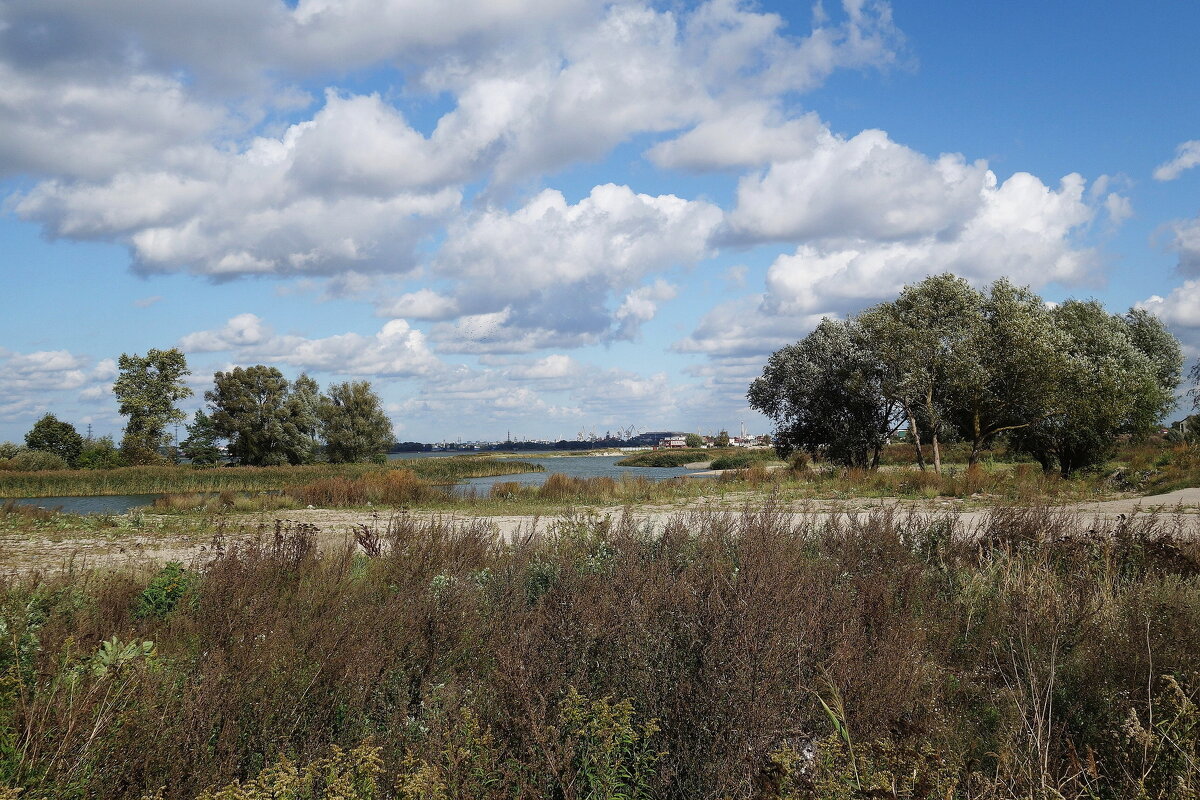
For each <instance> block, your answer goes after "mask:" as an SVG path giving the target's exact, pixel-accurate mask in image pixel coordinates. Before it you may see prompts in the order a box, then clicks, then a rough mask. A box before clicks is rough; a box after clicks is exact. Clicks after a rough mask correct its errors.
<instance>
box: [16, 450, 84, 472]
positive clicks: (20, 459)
mask: <svg viewBox="0 0 1200 800" xmlns="http://www.w3.org/2000/svg"><path fill="white" fill-rule="evenodd" d="M67 468H68V467H67V462H66V461H64V460H63V459H62V458H61V457H60V456H56V455H55V454H54V453H48V452H46V451H45V450H22V451H21V452H19V453H17V454H16V455H15V456H13V457H12V458H10V459H8V460H7V461H4V462H3V463H0V469H6V470H9V471H11V472H50V471H53V470H64V469H67Z"/></svg>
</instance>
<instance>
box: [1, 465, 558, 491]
mask: <svg viewBox="0 0 1200 800" xmlns="http://www.w3.org/2000/svg"><path fill="white" fill-rule="evenodd" d="M394 470H410V471H412V472H413V473H415V474H416V475H417V476H418V477H420V478H423V479H425V480H428V481H430V482H433V483H454V482H456V481H460V480H464V479H466V478H479V477H484V476H487V475H510V474H513V473H518V472H541V471H542V470H543V468H542V467H541V466H539V465H537V464H532V463H530V462H527V461H502V460H497V459H491V458H479V457H453V458H418V459H407V460H396V461H389V462H388V463H387V464H386V465H377V464H311V465H300V466H295V467H292V466H280V467H221V468H214V469H195V468H192V467H188V466H172V465H161V466H152V467H124V468H120V469H111V470H97V471H93V470H58V471H45V472H13V471H0V497H68V496H74V495H81V496H96V495H114V494H162V493H168V492H216V493H219V492H225V491H230V492H262V491H273V490H280V489H286V488H288V487H296V486H301V485H304V484H306V483H311V482H313V481H316V480H322V479H329V478H355V477H361V476H364V475H367V474H372V473H386V472H388V471H394Z"/></svg>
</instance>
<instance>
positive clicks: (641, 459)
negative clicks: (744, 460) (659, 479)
mask: <svg viewBox="0 0 1200 800" xmlns="http://www.w3.org/2000/svg"><path fill="white" fill-rule="evenodd" d="M748 452H758V451H750V450H744V449H743V448H740V447H708V448H703V447H683V448H671V449H669V450H650V451H648V452H645V453H638V454H637V455H633V456H630V457H629V458H623V459H621V460H620V461H618V462H617V466H619V467H682V466H683V465H684V464H695V463H698V462H708V461H712V460H713V459H717V458H723V457H728V456H733V455H737V454H744V453H748ZM761 452H763V453H770V454H771V457H772V458H774V457H775V456H774V452H775V451H773V450H769V449H768V450H763V451H761Z"/></svg>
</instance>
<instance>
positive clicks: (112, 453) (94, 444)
mask: <svg viewBox="0 0 1200 800" xmlns="http://www.w3.org/2000/svg"><path fill="white" fill-rule="evenodd" d="M123 466H125V461H124V459H122V458H121V451H120V450H118V449H117V446H116V445H115V444H114V443H113V440H112V437H111V436H101V437H100V438H98V439H88V440H86V441H85V442H84V444H83V452H82V453H80V454H79V468H80V469H115V468H117V467H123Z"/></svg>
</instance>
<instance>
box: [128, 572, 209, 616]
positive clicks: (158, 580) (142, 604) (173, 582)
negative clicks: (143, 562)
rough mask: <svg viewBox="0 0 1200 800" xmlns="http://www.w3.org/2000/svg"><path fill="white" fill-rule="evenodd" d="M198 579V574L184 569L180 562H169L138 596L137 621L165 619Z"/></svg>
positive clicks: (136, 604)
mask: <svg viewBox="0 0 1200 800" xmlns="http://www.w3.org/2000/svg"><path fill="white" fill-rule="evenodd" d="M197 577H198V576H197V575H196V573H194V572H189V571H188V570H186V569H184V568H183V564H181V563H180V562H178V561H171V562H168V564H167V565H166V566H165V567H163V568H162V570H161V571H159V573H158V574H157V575H155V576H154V579H153V580H151V581H150V584H149V585H148V586H147V587H146V588H145V589H144V590H143V591H142V593H141V594H140V595H138V598H137V601H136V602H135V603H134V607H133V616H134V617H135V618H137V619H147V618H151V617H153V618H154V619H164V618H165V617H166V616H167V615H169V614H170V613H171V612H172V611H174V610H175V606H176V605H177V604H178V603H179V601H180V599H182V598H183V597H184V595H186V594H187V593H188V591H189V590H190V589H191V588H192V587H193V586H194V585H195V583H196V580H197Z"/></svg>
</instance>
